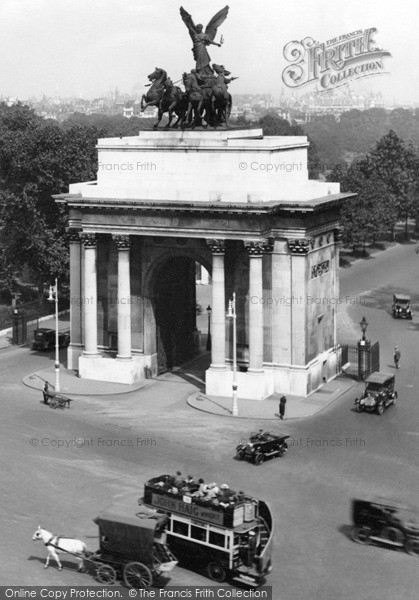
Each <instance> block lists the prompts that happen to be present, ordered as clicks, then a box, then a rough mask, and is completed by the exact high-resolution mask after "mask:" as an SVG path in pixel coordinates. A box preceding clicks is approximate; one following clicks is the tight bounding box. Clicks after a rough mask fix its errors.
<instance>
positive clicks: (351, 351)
mask: <svg viewBox="0 0 419 600" xmlns="http://www.w3.org/2000/svg"><path fill="white" fill-rule="evenodd" d="M340 364H341V370H342V371H344V372H345V373H346V374H347V375H350V376H351V377H355V378H356V379H359V380H360V381H364V379H366V378H367V377H368V375H369V374H370V373H373V372H374V371H379V370H380V343H379V342H375V344H371V342H370V341H369V340H365V341H364V343H362V342H358V343H357V344H343V345H342V346H341V360H340Z"/></svg>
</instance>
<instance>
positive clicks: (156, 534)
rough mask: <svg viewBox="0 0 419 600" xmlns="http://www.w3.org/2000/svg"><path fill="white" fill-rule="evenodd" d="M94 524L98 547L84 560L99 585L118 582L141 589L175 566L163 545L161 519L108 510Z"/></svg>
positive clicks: (162, 523)
mask: <svg viewBox="0 0 419 600" xmlns="http://www.w3.org/2000/svg"><path fill="white" fill-rule="evenodd" d="M94 522H95V523H96V524H97V525H98V526H99V539H100V548H99V550H98V551H97V552H95V553H93V554H91V555H90V556H87V557H86V558H87V562H91V563H93V565H94V568H95V571H96V578H97V579H98V581H100V582H101V583H105V584H108V585H109V584H112V583H114V582H115V581H116V580H117V579H119V580H121V581H123V582H124V584H125V585H126V586H128V587H131V588H144V587H147V586H149V585H151V584H152V583H153V580H154V579H155V578H157V577H158V576H159V575H161V574H162V573H168V572H169V571H171V570H172V569H173V568H174V567H175V566H176V565H177V560H176V558H175V557H174V556H173V554H172V553H171V552H170V550H169V548H168V547H167V545H166V543H165V542H166V533H165V525H166V523H165V522H162V521H161V520H160V519H156V518H139V517H134V516H133V517H131V516H125V515H121V514H118V513H115V512H110V511H107V512H103V513H101V514H100V515H99V516H98V517H97V518H96V519H94Z"/></svg>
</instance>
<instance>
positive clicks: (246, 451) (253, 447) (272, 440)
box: [236, 430, 289, 465]
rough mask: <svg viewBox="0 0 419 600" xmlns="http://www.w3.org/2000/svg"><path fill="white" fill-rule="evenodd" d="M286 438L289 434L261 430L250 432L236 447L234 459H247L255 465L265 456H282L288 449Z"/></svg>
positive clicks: (261, 461) (265, 457)
mask: <svg viewBox="0 0 419 600" xmlns="http://www.w3.org/2000/svg"><path fill="white" fill-rule="evenodd" d="M288 438H289V435H282V434H277V433H271V432H269V431H263V430H260V431H259V432H258V433H251V434H250V437H249V439H248V440H246V441H245V442H243V443H241V444H239V445H238V446H237V447H236V459H237V460H248V461H249V462H253V463H254V464H255V465H260V464H261V463H263V461H264V460H265V459H267V458H274V457H278V456H279V457H280V456H284V454H285V453H286V451H287V450H288V444H287V442H286V440H287V439H288Z"/></svg>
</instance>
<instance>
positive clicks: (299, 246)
mask: <svg viewBox="0 0 419 600" xmlns="http://www.w3.org/2000/svg"><path fill="white" fill-rule="evenodd" d="M312 245H313V240H312V239H311V238H299V239H289V240H288V249H289V251H290V254H291V292H292V295H293V296H294V297H295V298H297V299H298V302H296V303H295V304H292V307H291V344H292V346H291V364H292V365H299V366H303V365H305V364H306V356H307V308H306V301H307V288H306V284H307V282H306V264H307V255H308V253H309V251H310V249H311V248H312Z"/></svg>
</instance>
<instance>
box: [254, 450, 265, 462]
mask: <svg viewBox="0 0 419 600" xmlns="http://www.w3.org/2000/svg"><path fill="white" fill-rule="evenodd" d="M263 459H264V456H263V454H262V452H258V453H257V454H256V455H255V458H254V459H253V462H254V463H255V465H261V464H262V463H263Z"/></svg>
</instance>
